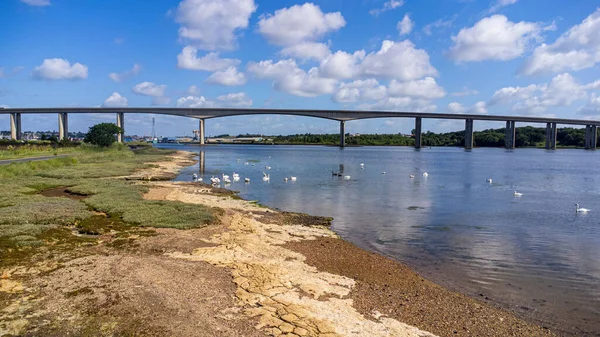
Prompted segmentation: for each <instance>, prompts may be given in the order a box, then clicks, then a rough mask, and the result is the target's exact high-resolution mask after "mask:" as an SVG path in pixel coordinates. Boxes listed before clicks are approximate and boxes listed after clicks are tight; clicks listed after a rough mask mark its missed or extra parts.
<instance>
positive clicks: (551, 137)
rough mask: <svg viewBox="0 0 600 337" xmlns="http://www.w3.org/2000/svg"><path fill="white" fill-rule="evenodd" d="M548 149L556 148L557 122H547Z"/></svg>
mask: <svg viewBox="0 0 600 337" xmlns="http://www.w3.org/2000/svg"><path fill="white" fill-rule="evenodd" d="M546 150H556V123H546Z"/></svg>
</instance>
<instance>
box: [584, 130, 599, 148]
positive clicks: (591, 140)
mask: <svg viewBox="0 0 600 337" xmlns="http://www.w3.org/2000/svg"><path fill="white" fill-rule="evenodd" d="M597 128H598V127H597V126H596V125H586V126H585V149H586V150H595V149H596V143H597V142H598V130H597Z"/></svg>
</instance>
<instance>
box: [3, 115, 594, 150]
mask: <svg viewBox="0 0 600 337" xmlns="http://www.w3.org/2000/svg"><path fill="white" fill-rule="evenodd" d="M82 113H110V114H116V117H117V119H116V123H117V125H118V126H120V127H121V128H123V129H124V126H125V113H144V114H163V115H173V116H183V117H190V118H196V119H199V128H198V129H199V136H200V137H199V138H200V144H201V145H203V144H204V139H205V129H204V121H205V120H206V119H209V118H217V117H228V116H242V115H292V116H308V117H317V118H324V119H330V120H335V121H339V123H340V146H341V147H344V146H345V145H346V138H345V134H346V130H345V127H346V126H345V123H346V122H347V121H352V120H359V119H367V118H413V119H414V120H415V147H416V148H420V147H421V125H422V121H423V119H424V118H429V119H457V120H464V121H465V148H467V149H470V148H472V147H473V122H474V121H499V122H506V136H505V137H506V138H505V146H506V148H507V149H512V148H514V147H515V130H516V128H515V125H516V123H517V122H519V123H542V124H546V149H556V126H557V124H565V125H580V126H585V148H586V149H596V140H597V138H598V132H597V128H598V126H600V121H590V120H578V119H563V118H543V117H520V116H496V115H462V114H447V113H426V112H391V111H361V110H304V109H250V108H248V109H228V108H101V107H92V108H85V107H72V108H0V114H6V115H10V130H11V138H12V139H21V130H22V125H21V115H22V114H57V115H58V129H59V138H60V139H64V138H66V137H67V135H68V132H69V125H68V124H69V118H68V117H69V114H82ZM118 141H119V142H122V141H123V135H122V134H119V135H118Z"/></svg>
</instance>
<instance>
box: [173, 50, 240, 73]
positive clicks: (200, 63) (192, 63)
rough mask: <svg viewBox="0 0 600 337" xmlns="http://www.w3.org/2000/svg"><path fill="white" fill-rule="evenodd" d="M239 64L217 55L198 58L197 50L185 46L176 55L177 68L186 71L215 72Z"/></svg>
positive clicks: (235, 60) (237, 61)
mask: <svg viewBox="0 0 600 337" xmlns="http://www.w3.org/2000/svg"><path fill="white" fill-rule="evenodd" d="M238 64H240V60H237V59H227V58H225V59H223V58H220V57H219V53H214V52H213V53H208V54H206V55H204V56H203V57H198V49H196V48H194V47H192V46H186V47H184V48H183V50H182V51H181V53H179V55H177V67H179V68H182V69H188V70H203V71H217V70H223V69H227V68H229V67H234V66H237V65H238Z"/></svg>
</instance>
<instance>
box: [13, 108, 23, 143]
mask: <svg viewBox="0 0 600 337" xmlns="http://www.w3.org/2000/svg"><path fill="white" fill-rule="evenodd" d="M21 133H22V132H21V114H20V113H18V112H17V113H11V114H10V139H12V140H21Z"/></svg>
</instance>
